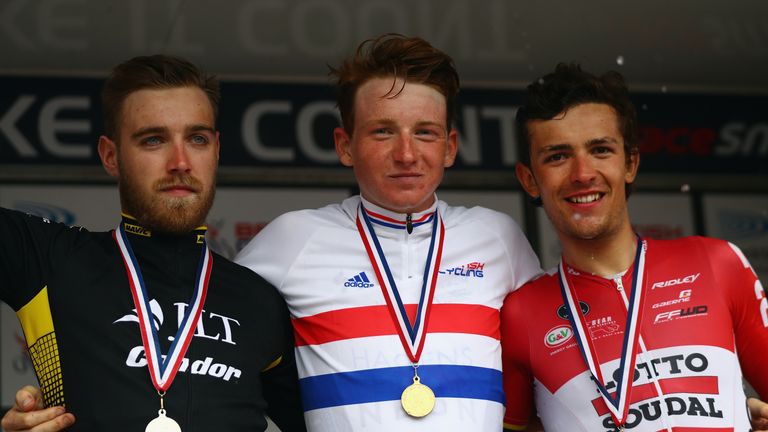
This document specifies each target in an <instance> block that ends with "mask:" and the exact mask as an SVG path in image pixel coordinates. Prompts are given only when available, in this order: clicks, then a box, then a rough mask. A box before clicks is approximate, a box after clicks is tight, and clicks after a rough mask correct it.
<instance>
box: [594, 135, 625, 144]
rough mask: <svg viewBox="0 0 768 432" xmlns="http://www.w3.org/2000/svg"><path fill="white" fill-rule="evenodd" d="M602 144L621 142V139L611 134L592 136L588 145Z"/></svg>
mask: <svg viewBox="0 0 768 432" xmlns="http://www.w3.org/2000/svg"><path fill="white" fill-rule="evenodd" d="M600 144H619V141H618V140H617V139H616V138H613V137H610V136H604V137H600V138H592V139H591V140H589V141H587V145H589V146H593V145H600Z"/></svg>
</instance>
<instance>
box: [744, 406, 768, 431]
mask: <svg viewBox="0 0 768 432" xmlns="http://www.w3.org/2000/svg"><path fill="white" fill-rule="evenodd" d="M747 403H748V404H749V413H750V414H751V416H752V429H754V432H768V403H765V402H763V401H761V400H759V399H755V398H749V399H748V400H747Z"/></svg>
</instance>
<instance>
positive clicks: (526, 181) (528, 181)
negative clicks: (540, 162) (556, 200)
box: [515, 162, 541, 198]
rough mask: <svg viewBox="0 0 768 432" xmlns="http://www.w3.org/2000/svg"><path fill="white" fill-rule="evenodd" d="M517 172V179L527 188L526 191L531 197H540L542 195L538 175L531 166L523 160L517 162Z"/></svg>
mask: <svg viewBox="0 0 768 432" xmlns="http://www.w3.org/2000/svg"><path fill="white" fill-rule="evenodd" d="M515 174H516V175H517V181H519V182H520V185H521V186H522V187H523V190H525V193H527V194H528V195H530V196H531V198H538V197H540V196H541V192H540V191H539V185H538V184H536V177H534V176H533V171H531V168H530V167H528V166H527V165H525V164H524V163H522V162H518V163H517V164H515Z"/></svg>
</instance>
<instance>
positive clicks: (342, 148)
mask: <svg viewBox="0 0 768 432" xmlns="http://www.w3.org/2000/svg"><path fill="white" fill-rule="evenodd" d="M333 142H334V144H335V145H336V154H337V155H338V156H339V161H340V162H341V164H342V165H344V166H348V167H351V166H352V165H353V161H354V159H353V158H352V150H351V149H350V145H351V143H352V140H351V137H350V136H349V134H348V133H347V131H346V130H345V129H344V128H343V127H337V128H336V129H334V130H333Z"/></svg>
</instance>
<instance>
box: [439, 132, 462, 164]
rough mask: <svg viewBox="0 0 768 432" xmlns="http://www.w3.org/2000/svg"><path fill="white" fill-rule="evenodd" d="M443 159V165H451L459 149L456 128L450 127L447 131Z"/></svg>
mask: <svg viewBox="0 0 768 432" xmlns="http://www.w3.org/2000/svg"><path fill="white" fill-rule="evenodd" d="M445 145H446V148H445V161H443V167H445V168H448V167H450V166H453V162H454V161H455V160H456V153H457V152H458V151H459V133H458V132H456V129H451V131H450V132H448V140H447V142H446V143H445Z"/></svg>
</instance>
